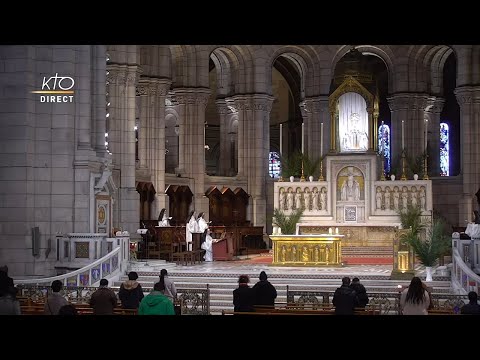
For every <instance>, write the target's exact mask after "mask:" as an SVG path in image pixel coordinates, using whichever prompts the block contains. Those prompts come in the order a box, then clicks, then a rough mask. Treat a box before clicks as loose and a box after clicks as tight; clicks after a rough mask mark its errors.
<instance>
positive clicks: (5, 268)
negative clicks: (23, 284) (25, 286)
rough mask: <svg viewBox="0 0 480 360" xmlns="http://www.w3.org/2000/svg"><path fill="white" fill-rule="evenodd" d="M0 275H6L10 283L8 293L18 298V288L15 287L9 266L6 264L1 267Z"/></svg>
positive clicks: (8, 283)
mask: <svg viewBox="0 0 480 360" xmlns="http://www.w3.org/2000/svg"><path fill="white" fill-rule="evenodd" d="M0 277H2V278H3V277H4V278H5V279H6V281H7V285H8V293H9V294H10V295H11V296H12V297H13V298H14V299H16V298H17V289H16V288H15V285H14V284H13V279H12V278H11V277H10V276H8V266H7V265H4V266H2V267H0Z"/></svg>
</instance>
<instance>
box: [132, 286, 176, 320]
mask: <svg viewBox="0 0 480 360" xmlns="http://www.w3.org/2000/svg"><path fill="white" fill-rule="evenodd" d="M138 315H175V310H174V308H173V303H172V301H171V300H170V299H169V298H168V297H166V296H165V295H163V294H162V293H161V290H160V283H159V282H158V283H156V284H155V285H153V291H152V292H151V293H150V294H148V295H147V296H145V297H144V298H143V299H142V302H141V303H140V307H139V308H138Z"/></svg>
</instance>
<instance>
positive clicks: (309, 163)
mask: <svg viewBox="0 0 480 360" xmlns="http://www.w3.org/2000/svg"><path fill="white" fill-rule="evenodd" d="M321 160H322V158H320V157H316V158H312V159H310V158H309V157H308V155H306V154H304V155H303V174H304V175H305V176H310V175H311V176H315V177H316V176H319V175H320V173H319V172H318V170H319V169H320V161H321Z"/></svg>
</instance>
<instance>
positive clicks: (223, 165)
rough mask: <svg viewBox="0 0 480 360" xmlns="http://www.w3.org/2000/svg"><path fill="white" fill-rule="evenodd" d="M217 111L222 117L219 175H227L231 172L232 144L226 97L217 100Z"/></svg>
mask: <svg viewBox="0 0 480 360" xmlns="http://www.w3.org/2000/svg"><path fill="white" fill-rule="evenodd" d="M215 104H216V105H217V112H218V115H219V117H220V163H219V169H218V175H220V176H227V175H228V173H229V172H230V159H231V156H232V155H231V148H232V146H231V144H230V136H229V134H228V131H229V126H228V123H227V110H228V108H227V103H226V101H225V99H219V100H217V101H215Z"/></svg>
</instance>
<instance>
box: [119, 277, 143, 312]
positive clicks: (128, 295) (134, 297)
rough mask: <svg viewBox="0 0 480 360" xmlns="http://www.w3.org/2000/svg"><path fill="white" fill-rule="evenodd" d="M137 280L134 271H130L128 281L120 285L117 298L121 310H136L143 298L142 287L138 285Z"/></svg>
mask: <svg viewBox="0 0 480 360" xmlns="http://www.w3.org/2000/svg"><path fill="white" fill-rule="evenodd" d="M137 279H138V274H137V273H136V272H135V271H130V272H129V273H128V280H126V281H124V282H123V283H122V284H121V285H120V290H119V292H118V298H119V299H120V301H121V302H122V308H124V309H138V306H139V305H140V301H142V299H143V297H144V295H143V289H142V285H140V283H138V281H137Z"/></svg>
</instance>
